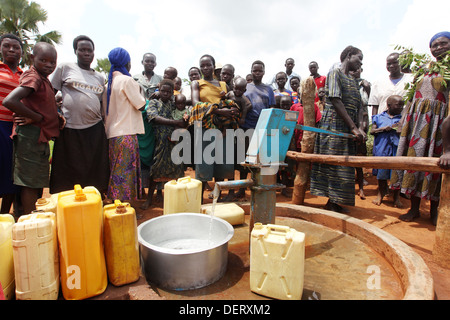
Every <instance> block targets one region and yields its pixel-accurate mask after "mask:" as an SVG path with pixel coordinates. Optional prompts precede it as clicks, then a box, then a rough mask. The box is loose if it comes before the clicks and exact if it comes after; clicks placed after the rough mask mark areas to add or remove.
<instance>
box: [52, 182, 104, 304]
mask: <svg viewBox="0 0 450 320" xmlns="http://www.w3.org/2000/svg"><path fill="white" fill-rule="evenodd" d="M57 231H58V242H59V259H60V274H61V289H62V292H63V295H64V298H65V299H66V300H81V299H86V298H90V297H93V296H96V295H99V294H101V293H103V292H104V291H105V289H106V287H107V285H108V278H107V274H106V263H105V253H104V248H103V206H102V199H101V196H100V194H99V192H98V190H96V189H95V188H85V189H82V188H81V186H80V185H75V187H74V190H71V191H64V192H60V193H59V195H58V209H57Z"/></svg>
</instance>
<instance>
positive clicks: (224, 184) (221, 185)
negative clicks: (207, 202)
mask: <svg viewBox="0 0 450 320" xmlns="http://www.w3.org/2000/svg"><path fill="white" fill-rule="evenodd" d="M254 184H255V182H254V181H253V180H251V179H247V180H231V181H219V182H216V183H215V186H214V191H213V196H214V199H218V198H219V196H220V192H221V191H222V190H230V189H241V188H244V189H246V188H250V187H252V186H253V185H254Z"/></svg>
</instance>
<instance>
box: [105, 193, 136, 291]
mask: <svg viewBox="0 0 450 320" xmlns="http://www.w3.org/2000/svg"><path fill="white" fill-rule="evenodd" d="M103 219H104V243H105V256H106V268H107V270H108V279H109V282H111V283H112V284H113V285H115V286H122V285H124V284H127V283H132V282H135V281H137V280H139V277H140V274H141V270H140V257H139V243H138V237H137V222H136V212H135V210H134V209H133V208H132V207H130V204H129V203H121V202H120V201H119V200H116V201H114V204H110V205H107V206H105V207H104V208H103Z"/></svg>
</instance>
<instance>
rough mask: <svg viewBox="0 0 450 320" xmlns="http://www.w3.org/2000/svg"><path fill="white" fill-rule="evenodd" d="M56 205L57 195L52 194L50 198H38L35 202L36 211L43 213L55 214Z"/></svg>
mask: <svg viewBox="0 0 450 320" xmlns="http://www.w3.org/2000/svg"><path fill="white" fill-rule="evenodd" d="M57 204H58V194H52V195H51V196H50V198H39V199H38V200H37V201H36V210H41V211H45V212H54V213H55V214H56V207H57Z"/></svg>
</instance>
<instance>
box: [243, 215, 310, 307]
mask: <svg viewBox="0 0 450 320" xmlns="http://www.w3.org/2000/svg"><path fill="white" fill-rule="evenodd" d="M304 266H305V234H304V233H302V232H298V231H296V230H295V229H292V228H289V227H286V226H278V225H272V224H268V225H262V224H261V223H255V225H254V227H253V230H252V233H251V242H250V289H251V291H253V292H255V293H257V294H260V295H263V296H266V297H270V298H274V299H279V300H300V299H301V298H302V293H303V277H304Z"/></svg>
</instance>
